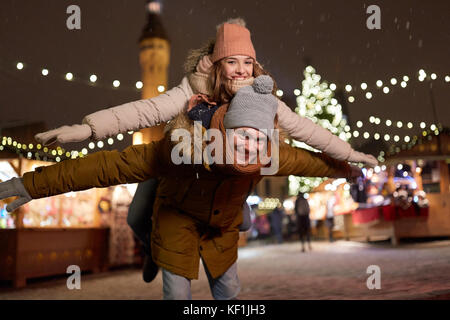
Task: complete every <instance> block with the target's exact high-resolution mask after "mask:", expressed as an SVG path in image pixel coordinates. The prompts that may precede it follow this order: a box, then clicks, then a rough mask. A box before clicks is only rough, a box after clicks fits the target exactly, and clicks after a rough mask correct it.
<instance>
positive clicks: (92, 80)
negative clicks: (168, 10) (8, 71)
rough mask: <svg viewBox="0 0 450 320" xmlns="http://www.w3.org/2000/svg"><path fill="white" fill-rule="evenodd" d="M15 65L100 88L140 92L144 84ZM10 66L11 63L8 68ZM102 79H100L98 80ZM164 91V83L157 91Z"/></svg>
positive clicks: (48, 75)
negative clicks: (131, 83) (132, 83)
mask: <svg viewBox="0 0 450 320" xmlns="http://www.w3.org/2000/svg"><path fill="white" fill-rule="evenodd" d="M13 65H14V66H15V69H16V70H17V71H20V72H21V71H22V70H24V69H31V70H32V71H33V72H36V73H39V74H41V75H42V77H43V78H48V77H51V76H53V77H57V78H59V79H64V80H66V81H68V82H77V83H83V84H85V85H89V86H94V87H100V88H106V89H114V90H124V91H134V92H140V91H141V90H142V88H143V87H144V84H143V83H142V81H136V82H135V83H134V85H130V84H126V85H124V84H123V83H124V82H122V81H120V80H118V79H113V80H111V81H108V82H107V81H104V80H103V79H102V78H101V77H100V76H99V75H97V74H95V73H90V74H89V75H86V74H82V73H73V72H69V71H67V72H58V71H54V70H52V69H51V68H48V67H47V66H45V67H42V68H34V67H32V66H30V65H28V63H24V62H23V61H20V62H16V63H15V64H13ZM10 67H11V64H10V66H9V68H10ZM99 79H100V80H102V81H99ZM165 91H166V87H165V86H164V85H159V86H158V92H159V93H163V92H165Z"/></svg>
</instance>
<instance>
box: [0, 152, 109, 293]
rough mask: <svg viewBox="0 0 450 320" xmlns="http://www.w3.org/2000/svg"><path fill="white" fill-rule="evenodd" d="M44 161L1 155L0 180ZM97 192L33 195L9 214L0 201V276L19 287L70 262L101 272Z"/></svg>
mask: <svg viewBox="0 0 450 320" xmlns="http://www.w3.org/2000/svg"><path fill="white" fill-rule="evenodd" d="M49 164H50V163H49V162H43V161H35V160H28V159H23V158H21V157H11V156H10V155H9V156H6V155H5V154H3V159H0V179H1V180H2V181H5V180H7V179H10V178H12V177H18V176H20V175H21V174H22V173H23V172H26V171H30V170H34V168H35V167H37V166H45V165H49ZM98 196H99V194H98V190H96V189H92V190H87V191H83V192H78V193H68V194H63V195H59V196H55V197H50V198H44V199H37V200H34V201H32V202H30V203H27V204H26V205H24V206H22V207H20V208H19V209H17V210H15V211H14V212H13V213H8V212H7V211H6V209H5V208H6V205H7V202H6V201H0V265H1V268H0V280H9V281H12V283H13V285H14V286H15V287H23V286H25V285H26V279H29V278H35V277H43V276H50V275H57V274H65V273H66V270H67V267H68V266H70V265H78V266H79V267H80V269H81V270H82V271H92V272H98V271H101V270H105V269H106V268H107V265H108V259H107V256H106V254H107V252H108V250H107V249H108V232H109V228H107V227H104V226H101V223H100V220H99V214H98V212H97V209H96V208H97V201H98ZM9 201H11V200H9Z"/></svg>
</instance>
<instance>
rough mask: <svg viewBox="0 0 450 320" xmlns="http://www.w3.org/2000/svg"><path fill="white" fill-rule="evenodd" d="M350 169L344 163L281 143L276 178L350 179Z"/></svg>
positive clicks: (322, 154)
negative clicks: (288, 176)
mask: <svg viewBox="0 0 450 320" xmlns="http://www.w3.org/2000/svg"><path fill="white" fill-rule="evenodd" d="M351 173H352V169H351V167H350V165H349V164H348V163H347V162H346V161H341V160H336V159H333V158H331V157H330V156H328V155H326V154H324V153H321V152H313V151H309V150H305V149H302V148H296V147H292V146H290V145H288V144H285V143H282V144H281V145H280V149H279V169H278V172H277V173H276V175H277V176H287V175H296V176H302V177H329V178H350V176H351Z"/></svg>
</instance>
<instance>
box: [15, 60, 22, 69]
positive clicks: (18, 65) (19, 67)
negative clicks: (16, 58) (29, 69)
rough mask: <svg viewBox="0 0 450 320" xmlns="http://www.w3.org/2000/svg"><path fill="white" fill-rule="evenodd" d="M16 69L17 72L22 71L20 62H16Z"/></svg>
mask: <svg viewBox="0 0 450 320" xmlns="http://www.w3.org/2000/svg"><path fill="white" fill-rule="evenodd" d="M16 68H17V69H18V70H22V69H23V63H22V62H18V63H17V64H16Z"/></svg>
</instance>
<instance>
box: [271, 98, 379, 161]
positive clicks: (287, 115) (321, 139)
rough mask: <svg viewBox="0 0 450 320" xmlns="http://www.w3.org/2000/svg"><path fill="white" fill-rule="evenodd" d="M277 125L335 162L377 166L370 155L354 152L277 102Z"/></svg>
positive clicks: (328, 133) (333, 136) (342, 141)
mask: <svg viewBox="0 0 450 320" xmlns="http://www.w3.org/2000/svg"><path fill="white" fill-rule="evenodd" d="M277 115H278V124H279V125H280V127H281V128H282V129H284V130H286V131H287V132H288V133H289V135H291V136H292V137H293V138H294V139H296V140H299V141H301V142H304V143H306V144H307V145H309V146H311V147H313V148H316V149H318V150H320V151H322V152H325V153H326V154H328V155H329V156H331V157H332V158H334V159H337V160H345V161H350V162H362V163H364V164H366V165H369V166H372V167H374V166H376V165H378V161H377V159H375V157H374V156H372V155H370V154H364V153H362V152H358V151H356V150H354V149H353V148H352V147H351V145H350V144H349V143H348V142H346V141H344V140H342V139H340V138H339V137H338V136H336V135H334V134H333V133H331V132H330V131H329V130H327V129H325V128H323V127H321V126H320V125H318V124H316V123H314V122H312V121H311V120H309V119H307V118H305V117H302V116H300V115H298V114H297V113H295V112H293V111H292V110H291V109H290V108H289V107H288V106H287V105H286V104H285V103H284V102H283V101H281V100H279V102H278V111H277Z"/></svg>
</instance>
